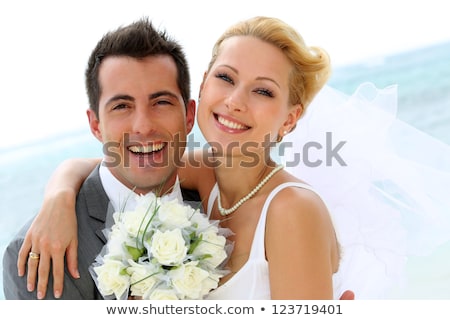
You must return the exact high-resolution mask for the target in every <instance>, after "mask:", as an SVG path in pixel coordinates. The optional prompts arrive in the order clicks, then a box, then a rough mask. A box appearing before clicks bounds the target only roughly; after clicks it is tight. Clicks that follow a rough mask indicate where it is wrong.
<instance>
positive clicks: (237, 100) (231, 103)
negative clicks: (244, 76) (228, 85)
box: [226, 88, 247, 112]
mask: <svg viewBox="0 0 450 320" xmlns="http://www.w3.org/2000/svg"><path fill="white" fill-rule="evenodd" d="M226 106H227V108H228V109H230V110H231V111H237V112H242V111H245V110H246V109H247V101H246V97H245V93H244V92H242V90H240V89H238V88H236V89H235V90H233V91H232V92H230V94H229V95H228V97H227V99H226Z"/></svg>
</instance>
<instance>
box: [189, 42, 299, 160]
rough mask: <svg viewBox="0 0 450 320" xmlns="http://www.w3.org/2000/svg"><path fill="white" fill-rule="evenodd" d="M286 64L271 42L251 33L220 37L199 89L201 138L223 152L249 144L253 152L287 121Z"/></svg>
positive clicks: (240, 149) (237, 150) (288, 69)
mask: <svg viewBox="0 0 450 320" xmlns="http://www.w3.org/2000/svg"><path fill="white" fill-rule="evenodd" d="M291 69H292V66H291V63H290V61H289V60H288V58H287V57H286V56H285V55H284V54H283V52H282V51H281V50H280V49H279V48H277V47H275V46H274V45H272V44H269V43H267V42H264V41H262V40H259V39H257V38H255V37H251V36H233V37H231V38H228V39H226V40H225V41H224V42H223V43H222V45H221V49H220V53H219V55H218V56H217V59H216V61H215V62H214V64H213V65H212V66H211V69H210V70H209V72H208V73H207V74H206V75H205V78H204V81H203V83H202V87H201V90H200V101H199V108H198V116H197V120H198V124H199V127H200V129H201V131H202V133H203V135H204V136H205V138H206V140H207V141H208V142H209V143H210V144H212V145H213V146H216V147H218V148H220V150H223V151H224V152H225V153H227V154H228V155H230V152H231V153H232V154H239V153H242V152H243V150H244V149H243V148H245V150H247V151H248V150H250V149H249V147H251V148H252V150H255V151H256V152H258V153H259V152H261V151H262V149H263V148H261V147H262V144H263V143H268V142H269V141H275V140H276V138H277V136H278V134H279V133H280V132H283V131H284V130H285V129H289V127H292V126H293V124H292V123H291V122H292V121H294V124H295V121H296V119H295V120H294V119H293V118H292V110H293V108H291V106H290V104H289V75H290V72H291ZM269 139H270V140H269ZM245 144H247V145H245ZM250 144H252V145H250Z"/></svg>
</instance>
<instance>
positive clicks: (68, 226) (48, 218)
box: [17, 189, 80, 299]
mask: <svg viewBox="0 0 450 320" xmlns="http://www.w3.org/2000/svg"><path fill="white" fill-rule="evenodd" d="M75 198H76V195H75V193H74V191H73V190H70V189H69V190H65V191H61V192H59V193H58V194H56V195H54V196H48V197H47V198H46V199H45V200H44V203H43V206H42V209H41V211H40V212H39V214H38V215H37V217H36V218H35V220H34V221H33V223H32V225H31V226H30V229H28V232H27V234H26V235H25V239H24V242H23V244H22V247H21V248H20V251H19V257H18V261H17V268H18V273H19V276H24V275H25V271H26V269H28V273H27V288H28V291H30V292H31V291H33V290H34V289H35V285H36V278H37V298H38V299H42V298H44V297H45V294H46V291H47V285H48V277H49V273H50V266H51V267H52V269H53V279H54V280H53V294H54V296H55V298H59V297H61V294H62V290H63V282H64V256H66V258H67V268H68V270H69V273H70V274H71V275H72V277H74V278H79V277H80V276H79V272H78V259H77V250H78V238H77V219H76V214H75ZM30 252H34V253H38V254H39V255H40V256H39V259H33V258H29V253H30ZM27 263H28V268H26V265H27Z"/></svg>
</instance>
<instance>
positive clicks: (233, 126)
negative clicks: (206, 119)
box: [217, 116, 247, 130]
mask: <svg viewBox="0 0 450 320" xmlns="http://www.w3.org/2000/svg"><path fill="white" fill-rule="evenodd" d="M217 120H218V121H219V123H220V124H223V125H224V126H225V127H227V128H230V129H238V130H244V129H247V127H246V126H244V125H242V124H239V123H236V122H233V121H230V120H227V119H224V118H222V117H221V116H218V117H217Z"/></svg>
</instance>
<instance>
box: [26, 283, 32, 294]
mask: <svg viewBox="0 0 450 320" xmlns="http://www.w3.org/2000/svg"><path fill="white" fill-rule="evenodd" d="M27 290H28V292H32V291H33V286H32V285H31V284H30V283H29V284H27Z"/></svg>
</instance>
